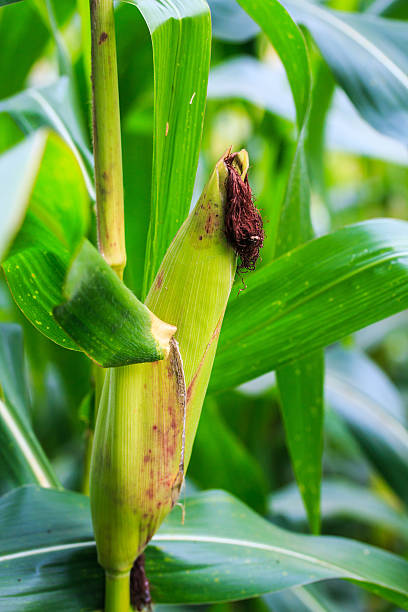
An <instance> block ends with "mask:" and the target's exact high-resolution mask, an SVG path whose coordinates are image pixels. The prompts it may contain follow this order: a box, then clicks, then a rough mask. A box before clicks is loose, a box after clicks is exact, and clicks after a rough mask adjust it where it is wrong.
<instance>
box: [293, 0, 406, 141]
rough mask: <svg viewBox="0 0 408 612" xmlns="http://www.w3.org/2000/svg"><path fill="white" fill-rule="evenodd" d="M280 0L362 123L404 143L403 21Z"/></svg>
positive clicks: (404, 63)
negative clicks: (314, 46)
mask: <svg viewBox="0 0 408 612" xmlns="http://www.w3.org/2000/svg"><path fill="white" fill-rule="evenodd" d="M282 2H283V4H284V5H285V6H286V7H287V8H288V10H289V11H290V13H291V14H292V15H293V17H294V19H295V20H296V21H297V22H299V23H302V24H304V25H305V26H306V27H307V28H308V29H309V30H310V32H311V34H312V36H313V38H314V40H315V42H316V44H317V46H318V47H319V49H320V51H321V53H322V55H323V57H324V59H325V60H326V62H327V63H328V65H329V66H330V68H331V70H332V71H333V74H334V76H335V78H336V80H337V82H338V83H339V85H340V86H341V87H342V88H343V89H344V91H345V92H346V93H347V95H348V96H349V97H350V99H351V101H352V102H353V104H354V105H355V107H356V108H357V109H358V111H359V112H360V113H361V114H362V116H363V117H364V118H365V119H366V120H367V121H368V123H371V125H373V126H374V127H375V128H376V129H377V130H379V131H380V132H383V133H384V134H388V135H389V136H391V137H392V138H395V139H397V140H400V141H402V142H403V143H405V144H406V143H407V142H408V31H407V27H406V24H405V23H402V22H398V21H392V20H390V19H385V18H383V17H377V16H375V15H366V14H355V13H349V12H342V11H334V10H331V9H328V8H326V7H324V6H322V5H320V4H317V3H315V2H305V1H304V0H301V1H300V0H282ZM339 49H342V52H341V53H339Z"/></svg>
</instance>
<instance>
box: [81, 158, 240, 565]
mask: <svg viewBox="0 0 408 612" xmlns="http://www.w3.org/2000/svg"><path fill="white" fill-rule="evenodd" d="M224 158H225V157H223V158H222V159H221V160H220V161H219V162H218V163H217V165H216V167H215V170H214V172H213V173H212V175H211V177H210V180H209V182H208V183H207V185H206V187H205V189H204V191H203V194H202V196H201V198H200V199H199V201H198V203H197V205H196V206H195V208H194V210H193V211H192V212H191V214H190V215H189V217H188V218H187V220H186V221H185V223H184V224H183V226H182V227H181V228H180V230H179V232H178V233H177V235H176V237H175V238H174V240H173V242H172V244H171V245H170V247H169V249H168V251H167V253H166V255H165V257H164V260H163V262H162V265H161V266H160V269H159V271H158V273H157V276H156V279H155V281H154V283H153V285H152V287H151V290H150V292H149V294H148V296H147V299H146V306H148V308H149V309H150V310H151V311H153V312H154V313H155V314H156V316H158V317H159V318H160V319H162V320H164V321H167V322H168V323H169V324H171V325H174V326H176V327H177V332H176V335H175V338H176V339H177V342H178V344H179V348H180V353H181V356H182V360H183V364H184V372H183V366H182V364H181V361H180V356H179V354H178V351H177V346H176V343H174V342H173V343H172V345H171V350H170V357H169V358H168V359H165V360H163V361H160V362H155V363H146V364H137V365H131V366H126V367H120V368H114V369H111V370H109V373H108V375H107V377H106V380H105V384H104V389H103V393H102V398H101V402H100V408H99V412H98V418H97V424H96V431H95V442H94V449H93V456H92V464H91V508H92V518H93V523H94V529H95V538H96V543H97V549H98V559H99V562H100V564H101V565H102V566H103V567H104V568H105V570H107V571H108V572H109V574H110V575H112V574H114V573H123V572H128V571H129V570H130V568H131V567H132V564H133V562H134V561H135V559H136V558H137V557H138V556H139V555H140V554H141V553H142V552H143V550H144V548H145V546H146V544H147V543H148V542H149V540H150V539H151V538H152V536H153V535H154V533H155V532H156V531H157V529H158V527H159V526H160V524H161V522H162V521H163V519H164V518H165V517H166V515H167V514H168V512H169V511H170V510H171V508H172V507H173V505H174V503H175V501H176V500H177V497H178V493H179V490H180V486H181V483H182V479H183V475H184V470H185V469H186V467H187V464H188V461H189V458H190V455H191V450H192V446H193V441H194V437H195V434H196V430H197V425H198V421H199V418H200V413H201V408H202V403H203V400H204V396H205V392H206V389H207V386H208V382H209V377H210V373H211V369H212V365H213V361H214V356H215V351H216V347H217V342H218V337H219V333H220V329H221V324H222V320H223V316H224V312H225V308H226V305H227V301H228V297H229V294H230V291H231V287H232V283H233V280H234V275H235V270H236V255H235V253H234V251H233V249H232V248H231V247H230V246H229V245H228V244H227V241H226V238H225V235H224V213H225V207H226V203H227V202H226V200H227V189H226V181H227V178H228V169H227V167H226V165H225V163H224ZM237 158H238V160H237V161H238V162H239V163H238V164H237V166H236V167H237V168H238V170H239V172H240V173H241V175H242V176H243V177H244V176H245V175H246V172H247V170H248V155H247V153H246V151H241V152H240V153H239V154H237ZM186 400H187V401H186ZM185 412H186V414H185ZM184 434H185V456H183V455H184Z"/></svg>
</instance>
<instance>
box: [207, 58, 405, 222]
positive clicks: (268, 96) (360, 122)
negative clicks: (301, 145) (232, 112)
mask: <svg viewBox="0 0 408 612" xmlns="http://www.w3.org/2000/svg"><path fill="white" fill-rule="evenodd" d="M208 98H209V99H212V100H220V99H227V100H228V99H231V98H240V99H243V100H247V101H248V102H250V103H251V104H254V105H256V106H259V107H261V108H265V109H266V110H268V111H269V112H271V113H273V114H275V115H278V116H280V117H283V118H285V119H288V120H290V121H293V122H294V121H295V107H294V104H293V100H292V96H291V94H290V89H289V85H288V82H287V78H286V76H285V73H284V71H283V70H282V67H281V66H279V64H274V65H270V64H267V63H266V62H261V61H259V60H257V59H256V58H254V57H250V56H246V55H238V56H234V57H233V58H232V59H228V60H226V61H224V62H222V63H220V64H218V65H217V66H215V67H214V68H212V70H211V71H210V77H209V81H208ZM325 132H326V134H325V146H326V148H328V149H330V150H334V151H346V152H350V153H354V154H358V155H364V156H367V157H374V158H376V159H383V160H385V161H391V162H393V163H396V164H402V165H408V153H407V150H406V147H405V146H404V145H403V144H401V143H400V142H398V141H396V140H394V139H393V138H389V137H388V136H384V135H383V134H380V132H377V130H375V129H374V128H372V127H371V126H370V125H369V124H368V123H367V122H366V121H365V120H364V119H363V118H362V117H361V116H360V115H359V114H358V113H357V111H356V109H355V108H354V106H353V105H352V104H351V102H350V100H349V99H348V98H347V96H346V95H345V94H344V92H343V91H342V90H341V89H339V88H337V90H336V91H335V95H334V98H333V102H332V105H331V109H330V111H329V113H328V116H327V121H326V128H325ZM268 233H270V230H269V229H268Z"/></svg>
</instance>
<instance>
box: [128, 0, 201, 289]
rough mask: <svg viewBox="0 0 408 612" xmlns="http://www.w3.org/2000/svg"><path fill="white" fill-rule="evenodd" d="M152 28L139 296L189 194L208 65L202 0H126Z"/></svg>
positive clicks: (187, 204) (185, 207) (150, 279)
mask: <svg viewBox="0 0 408 612" xmlns="http://www.w3.org/2000/svg"><path fill="white" fill-rule="evenodd" d="M128 1H130V3H131V4H134V5H135V6H137V7H138V8H139V10H140V12H141V13H142V15H143V17H144V19H145V21H146V23H147V25H148V27H149V31H150V35H151V37H152V45H153V61H154V75H155V87H154V109H155V116H154V150H153V178H152V204H151V216H150V227H149V236H148V242H147V252H146V260H145V278H144V290H143V297H144V296H146V294H147V292H148V290H149V288H150V285H151V284H152V282H153V280H154V277H155V275H156V273H157V270H158V268H159V265H160V263H161V261H162V259H163V257H164V254H165V253H166V250H167V247H168V246H169V244H170V242H171V241H172V239H173V238H174V236H175V234H176V232H177V230H178V229H179V227H180V225H181V224H182V222H183V221H184V219H185V218H186V216H187V214H188V211H189V208H190V203H191V197H192V194H193V187H194V180H195V174H196V170H197V163H198V154H199V151H200V144H201V133H202V127H203V120H204V109H205V100H206V92H207V80H208V72H209V67H210V49H211V19H210V12H209V9H208V5H207V3H206V2H205V0H189V1H188V2H185V1H183V0H164V1H163V2H160V3H152V2H150V0H128Z"/></svg>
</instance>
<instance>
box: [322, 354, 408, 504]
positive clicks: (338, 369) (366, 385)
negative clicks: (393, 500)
mask: <svg viewBox="0 0 408 612" xmlns="http://www.w3.org/2000/svg"><path fill="white" fill-rule="evenodd" d="M384 379H385V380H384ZM327 383H328V385H327V401H328V402H329V404H330V405H331V406H332V407H333V408H334V409H335V410H336V412H338V413H339V414H340V415H341V417H342V418H343V419H344V420H345V421H346V423H347V425H348V427H349V428H350V430H351V431H352V433H353V435H354V437H355V438H356V440H357V441H358V443H359V445H360V447H361V448H362V449H363V451H364V454H365V455H366V456H367V457H368V458H369V459H370V461H371V463H372V464H373V465H374V466H375V468H376V469H377V471H378V472H379V473H380V474H381V475H382V476H383V478H384V479H385V481H386V482H387V484H388V485H389V486H391V487H392V489H393V490H394V491H395V492H396V493H397V495H399V497H400V498H401V499H402V500H403V501H404V502H405V504H408V495H407V490H406V487H405V486H404V482H405V481H406V478H408V432H407V429H406V418H405V408H404V403H403V401H402V399H401V397H400V396H399V394H398V392H397V391H396V390H395V389H394V388H393V386H392V385H391V384H390V383H389V381H387V379H386V378H385V376H384V375H383V374H382V373H381V372H380V371H379V369H378V367H376V366H375V365H374V364H373V363H371V362H370V361H369V360H368V359H367V358H366V357H365V356H364V355H363V354H359V353H358V352H355V351H340V350H336V351H335V352H333V351H330V352H329V354H328V374H327Z"/></svg>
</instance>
